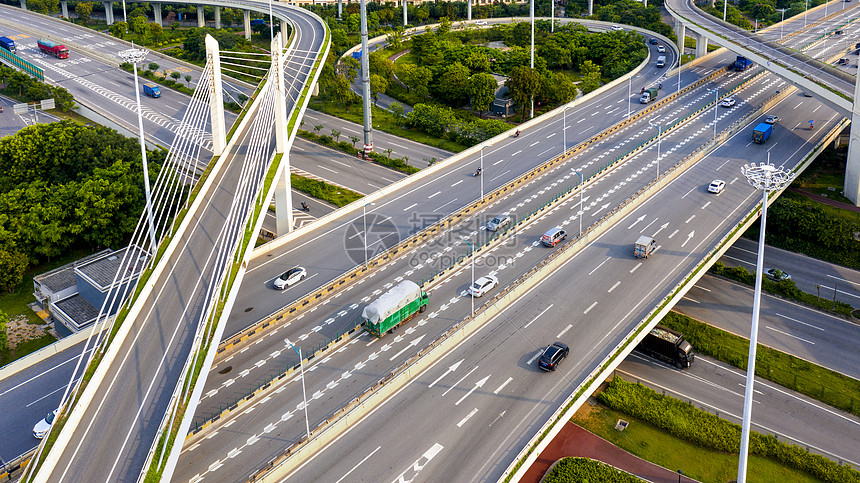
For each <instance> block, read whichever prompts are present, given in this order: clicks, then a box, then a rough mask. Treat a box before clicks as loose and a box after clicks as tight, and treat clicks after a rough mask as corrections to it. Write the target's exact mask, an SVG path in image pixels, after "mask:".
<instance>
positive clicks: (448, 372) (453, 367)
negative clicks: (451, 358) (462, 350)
mask: <svg viewBox="0 0 860 483" xmlns="http://www.w3.org/2000/svg"><path fill="white" fill-rule="evenodd" d="M465 360H466V359H460V360H459V361H458V362H456V363H455V364H454V365H452V366H450V367H449V368H448V370H447V371H445V373H444V374H442V375H441V376H439V377H437V378H436V380H435V381H433V382H431V383H430V385H429V386H427V387H428V388H430V387H433V386H435V385H436V383H437V382H439V381H441V380H442V378H443V377H445V376H447V375H448V374H450V373H452V372H454V371H456V370H457V368H459V367H460V364H462V363H463V361H465Z"/></svg>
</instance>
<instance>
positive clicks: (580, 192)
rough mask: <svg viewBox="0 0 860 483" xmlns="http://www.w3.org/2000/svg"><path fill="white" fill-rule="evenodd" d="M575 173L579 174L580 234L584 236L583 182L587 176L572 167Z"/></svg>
mask: <svg viewBox="0 0 860 483" xmlns="http://www.w3.org/2000/svg"><path fill="white" fill-rule="evenodd" d="M571 171H573V172H574V173H575V174H577V175H579V214H578V215H577V216H578V217H579V236H582V184H583V183H584V182H585V178H584V177H583V176H582V173H580V172H579V171H577V170H575V169H571Z"/></svg>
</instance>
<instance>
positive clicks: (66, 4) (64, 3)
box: [60, 0, 69, 18]
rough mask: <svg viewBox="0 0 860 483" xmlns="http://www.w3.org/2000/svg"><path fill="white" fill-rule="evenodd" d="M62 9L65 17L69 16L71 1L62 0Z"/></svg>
mask: <svg viewBox="0 0 860 483" xmlns="http://www.w3.org/2000/svg"><path fill="white" fill-rule="evenodd" d="M60 11H61V12H62V14H63V18H69V2H68V1H67V0H61V1H60Z"/></svg>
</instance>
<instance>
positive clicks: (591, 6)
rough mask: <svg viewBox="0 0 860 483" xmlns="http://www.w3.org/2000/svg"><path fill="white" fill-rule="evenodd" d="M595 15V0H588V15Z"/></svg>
mask: <svg viewBox="0 0 860 483" xmlns="http://www.w3.org/2000/svg"><path fill="white" fill-rule="evenodd" d="M592 15H594V0H588V16H589V17H590V16H592Z"/></svg>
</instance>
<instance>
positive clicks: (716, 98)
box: [714, 88, 720, 139]
mask: <svg viewBox="0 0 860 483" xmlns="http://www.w3.org/2000/svg"><path fill="white" fill-rule="evenodd" d="M719 91H720V89H719V88H717V89H714V138H715V139H716V137H717V110H718V109H719V108H720V105H719V103H718V102H717V101H718V100H719V98H720V95H719Z"/></svg>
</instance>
